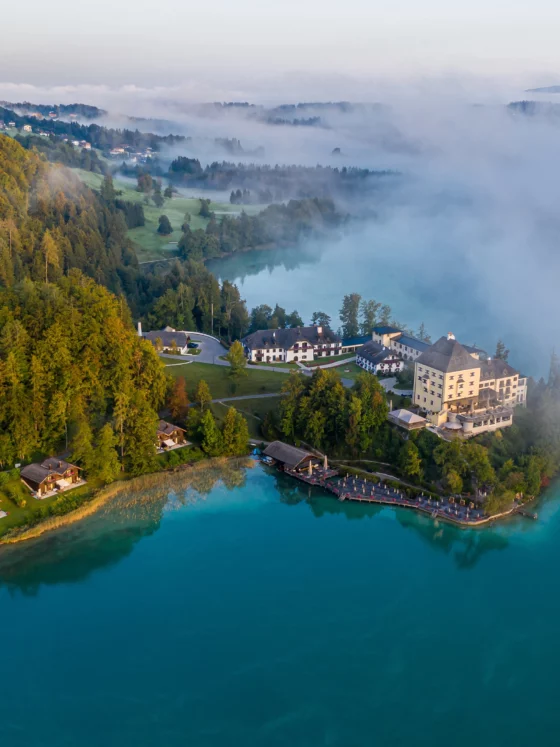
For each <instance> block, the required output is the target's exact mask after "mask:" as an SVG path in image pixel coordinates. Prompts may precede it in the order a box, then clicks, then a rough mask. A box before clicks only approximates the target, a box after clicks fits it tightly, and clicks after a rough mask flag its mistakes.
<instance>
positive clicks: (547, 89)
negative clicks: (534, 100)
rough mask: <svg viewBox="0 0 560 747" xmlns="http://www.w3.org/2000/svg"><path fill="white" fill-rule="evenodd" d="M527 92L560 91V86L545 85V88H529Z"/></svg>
mask: <svg viewBox="0 0 560 747" xmlns="http://www.w3.org/2000/svg"><path fill="white" fill-rule="evenodd" d="M525 93H560V86H545V87H544V88H527V89H526V90H525Z"/></svg>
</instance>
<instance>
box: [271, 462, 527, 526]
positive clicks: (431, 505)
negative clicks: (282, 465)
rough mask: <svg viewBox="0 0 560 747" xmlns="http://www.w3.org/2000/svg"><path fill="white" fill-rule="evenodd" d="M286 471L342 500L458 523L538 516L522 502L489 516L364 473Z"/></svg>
mask: <svg viewBox="0 0 560 747" xmlns="http://www.w3.org/2000/svg"><path fill="white" fill-rule="evenodd" d="M284 472H285V473H286V474H287V475H290V476H291V477H295V478H296V479H297V480H300V481H301V482H304V483H306V484H307V485H312V486H314V487H319V488H323V489H324V490H327V491H328V492H329V493H332V494H333V495H335V496H336V497H337V498H338V500H339V501H351V502H354V503H373V504H377V505H382V506H395V507H398V508H411V509H414V510H416V511H419V512H421V513H424V514H427V515H429V516H430V517H431V518H433V519H441V520H442V521H447V522H450V523H452V524H455V525H456V526H461V527H476V526H480V525H482V524H488V523H489V522H492V521H494V520H495V519H497V518H503V517H505V516H507V515H509V514H514V513H519V514H521V516H525V517H527V518H530V519H536V518H537V514H536V513H531V512H529V511H526V510H523V509H522V508H521V507H520V506H514V507H513V508H512V509H511V510H510V511H508V512H506V513H504V514H500V515H499V516H486V515H485V514H484V512H483V511H482V509H480V508H476V507H473V504H472V503H470V504H469V505H466V503H465V504H464V505H462V504H461V503H457V502H455V501H454V500H453V498H451V499H447V498H443V497H440V498H433V497H432V496H425V495H424V493H420V494H419V495H416V496H414V497H409V496H408V495H407V494H406V493H405V492H404V491H401V490H399V489H398V488H392V487H388V486H386V485H385V484H383V483H382V482H380V483H374V482H373V481H371V480H367V479H364V478H361V477H354V476H350V475H346V477H340V476H339V474H338V472H336V470H331V469H326V470H324V469H315V470H313V471H312V473H311V474H309V473H308V472H307V471H305V472H303V471H297V470H289V469H285V470H284Z"/></svg>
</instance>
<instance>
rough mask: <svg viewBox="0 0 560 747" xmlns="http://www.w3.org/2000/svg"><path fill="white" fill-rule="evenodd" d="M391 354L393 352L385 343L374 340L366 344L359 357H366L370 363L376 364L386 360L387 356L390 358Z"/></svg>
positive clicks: (359, 352)
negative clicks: (384, 345)
mask: <svg viewBox="0 0 560 747" xmlns="http://www.w3.org/2000/svg"><path fill="white" fill-rule="evenodd" d="M391 355H393V353H392V351H391V350H389V348H384V347H383V345H380V344H379V343H378V342H373V340H372V341H371V342H368V343H367V345H364V346H363V347H362V348H361V350H359V351H358V357H359V358H364V359H365V360H366V361H368V363H371V364H373V365H374V366H375V365H377V364H378V363H381V362H382V361H384V360H385V358H389V357H390V356H391Z"/></svg>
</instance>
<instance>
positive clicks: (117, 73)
mask: <svg viewBox="0 0 560 747" xmlns="http://www.w3.org/2000/svg"><path fill="white" fill-rule="evenodd" d="M4 21H5V22H6V21H7V23H6V24H5V25H4V24H3V25H4V29H3V31H4V33H3V34H2V44H1V46H0V83H20V84H21V83H31V84H35V85H46V84H50V85H52V84H54V83H56V84H59V85H68V84H80V83H85V84H104V85H111V86H120V85H123V84H127V83H133V84H135V85H146V86H149V87H152V86H156V85H161V86H169V85H178V84H184V85H187V87H189V86H190V88H191V89H192V95H193V96H194V97H198V98H207V97H208V96H210V97H211V91H212V90H215V91H216V92H220V91H221V89H222V88H223V89H226V90H232V91H233V92H235V83H236V82H238V83H239V90H240V91H245V90H248V88H247V86H249V89H250V84H251V81H254V82H255V85H256V87H257V88H258V89H259V90H262V89H264V88H265V81H266V79H267V78H268V77H270V80H271V81H274V80H277V79H278V77H279V76H281V75H287V76H290V74H293V73H298V75H299V76H300V77H299V81H300V83H301V80H302V78H301V75H302V74H307V75H308V76H309V78H308V80H309V81H313V80H314V79H315V80H317V79H318V77H319V76H321V77H323V78H326V77H327V76H329V75H331V76H333V77H332V80H333V89H335V88H337V83H340V81H343V80H345V79H346V78H347V77H351V78H353V79H357V80H367V79H370V78H398V77H400V76H410V75H427V76H430V75H435V74H436V75H441V74H448V73H456V72H461V73H465V72H466V73H474V74H484V75H487V76H493V75H496V76H500V75H516V76H519V77H520V78H521V77H522V76H527V77H526V81H527V83H528V84H530V83H533V82H535V83H544V84H547V83H551V82H556V81H557V78H556V77H555V74H556V73H557V72H558V73H559V76H558V82H560V45H559V44H558V28H559V23H560V3H558V2H554V0H532V2H528V1H527V0H469V2H461V3H458V2H453V0H451V1H450V0H424V1H423V2H420V0H390V1H389V2H388V1H387V0H383V2H380V1H379V0H344V1H343V2H335V1H334V0H330V2H325V0H281V2H280V1H279V0H277V2H270V0H268V2H267V1H263V0H212V1H211V2H200V1H199V2H193V1H191V2H184V1H183V2H180V1H179V0H158V2H155V3H154V2H153V1H152V0H150V1H149V2H148V0H134V2H132V1H131V0H117V1H116V2H115V0H97V2H95V3H90V4H86V5H84V4H79V3H76V2H75V0H48V2H46V1H45V0H26V1H25V2H10V3H9V4H8V7H7V9H6V11H5V13H4ZM8 25H9V33H7V26H8ZM296 79H297V76H296ZM312 88H313V85H312V83H310V85H309V90H310V93H311V92H312ZM206 92H208V96H207V95H205V94H206Z"/></svg>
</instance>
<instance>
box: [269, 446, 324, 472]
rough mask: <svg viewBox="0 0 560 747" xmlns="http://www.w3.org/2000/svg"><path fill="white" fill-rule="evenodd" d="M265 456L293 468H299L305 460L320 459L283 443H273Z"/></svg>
mask: <svg viewBox="0 0 560 747" xmlns="http://www.w3.org/2000/svg"><path fill="white" fill-rule="evenodd" d="M264 454H265V455H266V456H269V457H272V459H276V460H277V461H278V462H282V464H286V465H287V466H288V467H292V468H294V467H297V466H298V464H301V462H303V460H304V459H309V458H311V459H317V458H318V457H315V456H314V455H313V454H311V453H310V452H309V451H304V450H303V449H297V448H296V447H295V446H290V445H289V444H285V443H283V442H282V441H273V442H272V443H271V444H269V445H268V446H267V447H266V449H265V450H264Z"/></svg>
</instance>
